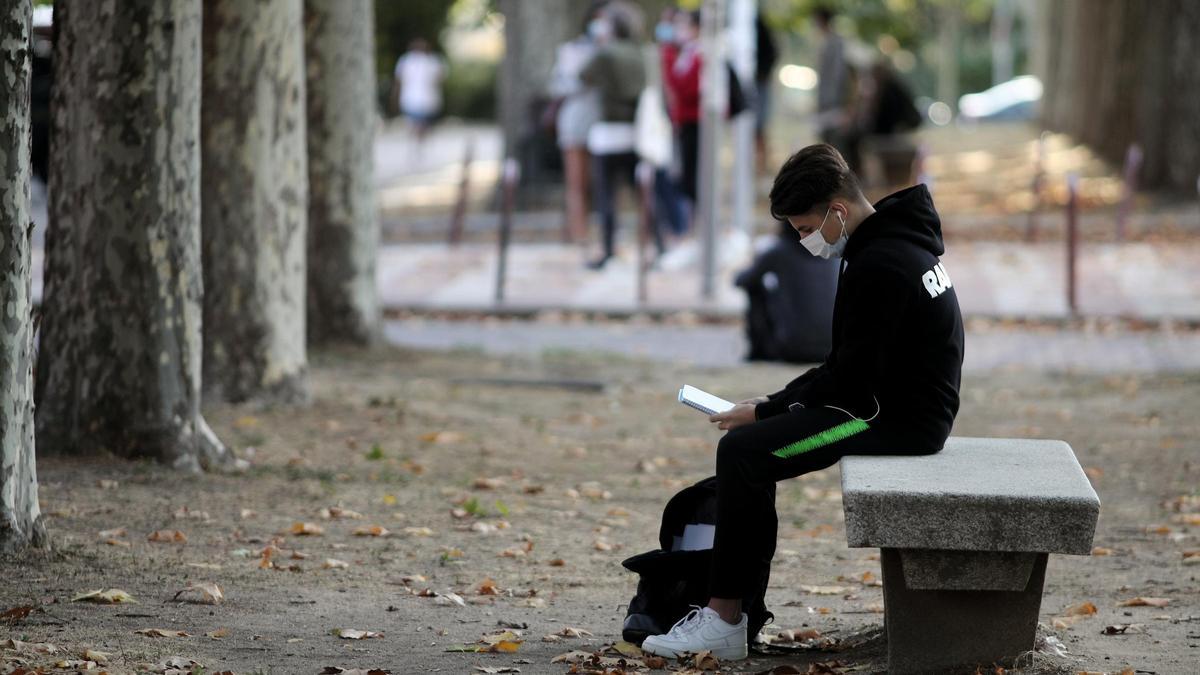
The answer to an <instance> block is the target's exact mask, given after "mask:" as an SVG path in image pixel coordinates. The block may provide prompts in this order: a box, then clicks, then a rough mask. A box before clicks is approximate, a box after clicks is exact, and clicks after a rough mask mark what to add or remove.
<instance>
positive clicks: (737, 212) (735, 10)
mask: <svg viewBox="0 0 1200 675" xmlns="http://www.w3.org/2000/svg"><path fill="white" fill-rule="evenodd" d="M756 4H757V3H756V0H729V39H728V43H729V63H730V64H731V65H732V66H733V69H734V72H736V73H737V76H738V79H739V80H740V81H741V84H742V88H743V93H744V94H745V97H746V98H747V100H752V99H754V98H756V97H757V96H758V92H756V91H754V54H755V50H756V49H757V45H756V44H755V41H756V40H757V39H758V34H757V32H756V31H755V28H754V17H755V15H756V14H757V11H758V10H757V8H756V7H755V5H756ZM730 86H733V83H732V82H731V83H730ZM730 126H731V130H732V135H733V185H732V187H733V213H732V216H733V217H732V218H731V219H730V220H731V222H732V224H733V227H734V228H735V229H737V230H739V231H741V232H747V233H748V232H749V231H750V226H751V224H752V223H751V219H752V218H753V214H754V203H753V201H754V110H753V108H747V109H746V110H745V111H743V112H742V114H740V115H738V116H737V117H734V118H733V119H732V120H730Z"/></svg>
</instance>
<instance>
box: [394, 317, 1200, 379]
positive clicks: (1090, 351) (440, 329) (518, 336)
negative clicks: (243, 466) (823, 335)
mask: <svg viewBox="0 0 1200 675" xmlns="http://www.w3.org/2000/svg"><path fill="white" fill-rule="evenodd" d="M385 333H386V336H387V339H388V341H389V342H391V343H392V344H395V345H399V346H404V347H415V348H421V349H441V350H447V349H478V350H482V351H483V352H485V353H487V354H495V355H504V354H523V355H539V354H543V353H545V352H547V351H562V350H567V351H583V352H603V353H611V354H619V355H624V356H631V357H637V358H646V359H651V360H655V361H664V362H672V363H679V364H686V365H692V366H697V367H731V366H736V365H738V364H740V363H743V361H742V356H743V355H744V354H745V353H746V343H745V339H744V337H743V333H742V329H741V328H740V327H738V326H735V325H697V326H671V325H660V324H636V323H630V322H618V323H608V324H555V323H542V322H528V321H437V320H430V319H404V320H396V321H388V322H387V324H386V327H385ZM966 344H967V349H966V360H965V363H964V364H963V368H964V370H965V371H966V372H968V373H986V372H992V371H997V370H1031V371H1038V372H1072V373H1089V374H1104V373H1169V372H1196V371H1200V333H1197V332H1185V333H1166V332H1161V331H1155V332H1126V331H1119V332H1115V333H1094V332H1085V331H1080V330H1062V331H1046V330H1034V329H1007V328H1006V329H995V330H985V331H979V330H970V329H969V330H968V332H967V342H966Z"/></svg>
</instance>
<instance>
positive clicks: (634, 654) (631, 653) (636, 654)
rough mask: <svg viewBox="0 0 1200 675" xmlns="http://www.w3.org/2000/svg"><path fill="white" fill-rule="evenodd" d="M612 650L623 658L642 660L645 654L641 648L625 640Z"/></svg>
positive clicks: (615, 645)
mask: <svg viewBox="0 0 1200 675" xmlns="http://www.w3.org/2000/svg"><path fill="white" fill-rule="evenodd" d="M612 648H613V649H614V650H615V651H616V652H617V653H618V654H620V655H621V656H628V657H630V658H634V659H636V658H641V656H642V654H643V653H644V652H642V648H641V647H639V646H637V645H635V644H633V643H632V642H626V641H624V640H621V641H619V642H617V643H616V644H614V645H613V646H612Z"/></svg>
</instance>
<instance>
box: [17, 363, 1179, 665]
mask: <svg viewBox="0 0 1200 675" xmlns="http://www.w3.org/2000/svg"><path fill="white" fill-rule="evenodd" d="M793 375H794V369H791V368H786V367H780V366H761V365H755V366H741V367H737V368H729V369H720V370H697V369H683V368H681V367H676V366H664V365H658V364H652V363H648V362H642V361H636V360H627V359H622V358H620V357H612V356H600V355H595V354H578V353H568V352H561V351H554V352H546V353H543V354H542V355H541V356H540V357H539V358H532V359H530V358H495V357H486V356H483V355H481V354H479V353H477V352H471V351H459V352H451V353H422V352H410V351H401V350H394V349H379V350H375V351H372V352H370V353H351V352H344V353H343V352H338V353H319V354H316V355H314V356H313V366H312V378H311V383H312V391H313V402H312V404H311V406H309V407H306V408H303V409H291V408H288V409H261V408H255V407H218V408H212V409H210V410H209V411H208V418H209V420H210V422H211V424H212V426H213V428H214V429H215V430H216V431H217V432H218V434H219V435H220V436H221V437H222V438H223V439H224V440H225V441H226V442H227V443H229V444H231V445H233V446H234V447H236V448H237V449H238V451H239V453H240V454H241V455H242V456H244V457H247V458H248V459H250V460H251V463H252V466H251V468H250V469H249V470H248V471H246V472H245V473H241V474H233V475H223V474H210V475H202V476H191V475H181V474H177V473H173V472H171V471H169V470H166V469H164V468H161V467H158V466H156V465H154V464H151V463H146V462H126V461H122V460H116V459H104V458H101V459H70V458H48V457H43V458H39V465H38V471H39V477H40V480H41V496H42V501H43V510H44V511H45V512H46V513H47V525H48V527H49V530H50V532H51V535H52V538H53V549H52V550H51V551H49V552H33V553H30V554H28V555H26V556H24V557H21V558H19V559H13V558H8V559H3V560H0V575H2V577H3V579H4V581H5V583H4V584H3V585H2V586H0V611H4V610H7V609H12V608H19V607H25V606H34V607H36V608H37V609H36V610H35V611H33V612H32V613H30V614H29V615H28V616H27V617H25V618H24V619H19V620H16V621H13V622H11V623H10V624H8V625H5V624H4V623H2V622H0V673H9V672H11V671H14V670H16V669H17V668H19V667H22V666H38V665H41V666H45V667H47V668H51V667H52V666H53V664H55V663H56V662H59V661H62V660H65V659H79V658H82V657H83V654H84V652H85V650H88V649H91V650H98V651H101V652H106V653H108V654H109V656H108V662H109V666H108V667H107V670H109V671H110V672H128V671H131V670H136V669H153V670H156V672H163V670H165V663H166V660H167V659H168V657H172V656H177V657H182V658H183V659H184V660H185V661H187V660H194V662H196V663H199V664H202V666H203V667H204V670H203V672H214V671H221V670H226V669H227V670H232V671H236V672H237V673H313V674H315V673H320V672H322V670H323V669H324V668H326V667H329V666H332V667H337V668H379V669H388V670H390V671H391V672H393V673H421V672H446V673H470V672H489V671H487V669H488V668H491V669H492V670H491V671H490V672H502V671H500V670H499V669H500V668H503V667H513V668H517V669H519V672H521V673H524V674H526V675H528V674H531V673H556V674H557V673H566V672H568V670H569V669H570V668H571V667H572V666H570V665H569V664H568V663H565V662H554V661H553V659H554V658H555V657H556V656H558V655H560V654H564V653H566V652H570V651H572V650H583V651H589V652H591V651H596V650H599V649H600V648H601V647H603V646H605V645H611V644H613V643H614V642H616V641H617V640H619V638H620V626H621V619H622V617H623V616H624V606H625V603H626V602H627V601H628V600H629V598H630V596H632V594H633V592H634V587H635V584H636V579H635V578H634V577H633V575H631V574H630V573H628V572H626V571H625V570H624V569H623V568H622V567H621V566H620V561H621V560H622V559H623V558H625V557H627V556H629V555H632V554H635V553H640V552H642V551H645V550H648V549H651V548H655V547H656V546H657V543H656V537H657V528H658V522H659V515H660V513H661V509H662V506H663V504H664V503H665V501H666V499H667V498H668V497H669V496H670V495H671V494H673V493H674V492H675V491H676V490H678V489H679V488H681V487H683V486H684V485H686V484H689V483H690V482H692V481H694V480H697V479H699V478H702V477H704V476H705V475H707V474H709V473H710V472H711V470H712V455H713V447H714V444H715V442H716V440H717V438H718V434H719V432H717V431H715V430H713V429H709V428H707V422H705V421H704V419H703V418H702V417H701V416H700V415H699V414H698V413H695V412H693V411H691V410H689V409H686V408H684V407H683V406H680V405H679V404H678V403H676V402H675V401H674V396H675V390H676V388H677V387H678V386H679V385H680V384H681V383H684V382H687V383H690V384H694V385H697V386H701V387H703V388H706V389H709V390H711V391H713V392H716V393H719V394H724V395H727V396H728V397H730V398H736V397H741V396H749V395H754V394H758V393H761V392H764V391H768V390H772V389H774V388H777V386H778V385H780V384H782V383H783V382H785V381H786V380H787V379H789V378H790V377H792V376H793ZM489 378H491V379H490V380H489ZM504 378H510V379H513V380H522V381H525V384H514V383H512V382H501V381H500V380H503V379H504ZM538 378H542V379H558V380H571V381H574V384H575V385H576V386H575V387H574V388H564V387H562V386H557V387H550V386H536V385H535V384H530V383H529V380H532V379H538ZM589 383H596V384H598V385H599V386H601V387H602V389H600V390H593V389H590V388H589V386H590V385H589ZM1198 385H1200V375H1186V376H1162V377H1145V376H1115V377H1113V376H1110V377H1092V376H1073V375H1056V374H1049V373H1041V372H1002V373H995V374H991V375H988V376H986V377H984V376H973V377H969V378H967V380H966V381H965V383H964V397H963V408H962V411H961V413H960V416H959V419H958V423H957V426H956V428H955V434H956V435H969V436H1006V437H1049V438H1061V439H1064V440H1066V441H1068V442H1069V443H1070V444H1071V445H1072V446H1073V447H1074V449H1075V451H1076V453H1077V455H1078V456H1079V459H1080V461H1081V463H1082V464H1083V465H1084V467H1085V468H1087V470H1088V473H1089V475H1090V476H1091V478H1092V480H1093V482H1094V483H1095V485H1096V488H1097V491H1098V492H1099V494H1100V497H1101V500H1102V502H1103V507H1102V512H1101V517H1100V523H1099V527H1098V531H1097V533H1096V539H1095V544H1096V545H1097V546H1098V547H1102V550H1100V551H1098V553H1103V554H1104V555H1094V556H1092V557H1067V556H1052V557H1051V561H1050V567H1049V570H1048V573H1047V581H1046V593H1045V597H1044V599H1043V602H1042V623H1043V624H1044V625H1045V627H1044V629H1043V630H1042V631H1040V633H1041V634H1042V635H1043V638H1045V637H1047V636H1048V637H1049V638H1051V639H1050V642H1049V644H1046V645H1044V646H1043V649H1042V650H1041V651H1040V652H1039V653H1038V655H1037V656H1036V657H1034V658H1033V661H1034V662H1035V665H1034V666H1032V667H1030V668H1028V669H1026V670H1025V672H1061V671H1067V672H1072V671H1097V672H1111V673H1116V672H1121V671H1123V670H1124V669H1126V668H1130V669H1133V670H1130V671H1129V672H1134V671H1136V672H1138V673H1160V674H1167V673H1179V674H1183V673H1195V672H1197V670H1198V667H1197V664H1200V583H1197V577H1200V565H1198V564H1192V563H1195V562H1196V561H1197V559H1200V553H1197V554H1194V557H1191V558H1188V557H1186V555H1185V554H1186V553H1187V552H1194V551H1197V550H1198V549H1200V541H1198V535H1200V515H1198V514H1200V454H1198V453H1197V445H1196V444H1197V439H1198V438H1200V418H1198V417H1197V415H1196V411H1197V410H1200V387H1198ZM778 506H779V510H780V524H781V529H780V540H779V547H778V548H779V552H778V554H777V557H776V561H775V567H774V570H773V574H772V584H771V589H770V592H769V594H768V596H767V604H768V606H769V607H770V609H771V610H772V611H774V613H775V623H774V625H773V626H768V631H767V632H769V633H778V632H779V631H780V630H782V629H793V630H796V629H806V628H807V629H815V630H816V631H818V632H819V633H820V635H821V636H823V637H828V638H831V640H828V641H825V642H826V643H829V642H833V643H835V644H834V645H833V646H832V647H826V648H825V649H824V650H814V651H808V652H804V653H800V654H792V655H786V656H771V657H756V658H752V659H751V660H750V661H746V662H741V663H730V664H722V667H723V669H724V670H726V671H728V672H763V671H767V670H769V669H772V668H776V667H779V666H783V665H785V664H793V665H796V666H798V669H797V671H796V672H805V671H806V670H807V669H808V668H809V667H810V666H809V664H815V663H818V662H819V663H824V664H827V665H828V666H829V668H828V669H827V670H820V669H818V668H816V667H815V666H814V667H813V670H812V672H844V671H858V672H878V671H880V670H882V669H883V667H884V664H883V661H882V660H881V655H882V653H883V651H882V650H883V644H882V638H881V637H880V630H879V629H880V628H881V626H882V620H883V615H882V613H881V607H882V595H881V589H880V588H878V587H877V586H875V585H874V583H875V582H874V580H875V579H877V578H878V576H879V563H878V557H877V551H875V550H868V549H853V550H852V549H848V548H847V547H846V543H845V536H844V534H845V533H844V528H843V524H842V510H841V503H840V492H839V477H838V474H837V471H836V469H831V470H829V471H826V472H823V473H821V474H817V475H813V476H809V477H805V478H803V479H798V480H794V481H789V482H787V483H784V484H783V485H781V487H780V490H779V498H778ZM338 508H340V509H343V510H350V511H353V512H357V514H361V516H362V517H361V518H354V517H352V516H354V515H355V514H354V513H346V512H345V511H338V510H337V509H338ZM323 510H325V511H324V512H323ZM330 510H332V511H333V512H332V513H331V512H330ZM338 515H341V516H342V517H340V518H339V517H336V516H338ZM330 516H334V517H330ZM348 516H349V517H348ZM314 526H315V527H314ZM316 528H320V529H321V530H322V533H321V534H306V535H302V534H297V532H299V531H303V530H315V529H316ZM110 530H118V531H117V532H111V531H110ZM120 530H123V532H121V531H120ZM161 530H167V531H169V532H168V533H166V534H160V535H159V537H158V538H166V539H168V540H171V539H174V538H175V535H174V532H173V531H175V530H178V531H180V532H182V533H183V536H185V537H186V542H176V541H165V542H164V541H150V540H148V538H149V537H150V535H151V533H153V532H156V531H161ZM355 530H359V531H360V532H365V533H367V534H364V535H356V534H355ZM383 530H386V534H385V535H384V536H372V533H374V534H379V533H381V532H382V531H383ZM264 551H265V552H266V557H264ZM331 559H332V560H334V561H340V562H330V560H331ZM1189 561H1190V562H1189ZM341 563H345V566H344V567H341V566H340V565H341ZM330 566H332V567H330ZM191 583H196V584H204V583H214V584H216V585H218V586H219V588H220V589H221V590H222V591H223V595H224V601H223V602H221V603H220V604H203V603H196V602H185V601H183V600H184V599H186V598H188V597H190V596H191V595H196V596H202V594H201V593H194V594H186V593H185V594H184V595H183V596H181V597H180V598H179V599H178V600H177V599H175V595H176V592H177V591H179V590H181V589H183V588H185V587H187V586H188V585H189V584H191ZM114 588H115V589H121V590H124V591H126V592H127V593H129V594H130V595H132V596H133V598H134V599H135V600H136V604H133V603H130V604H125V603H122V604H98V603H91V602H86V601H79V602H72V598H75V597H76V596H78V595H80V594H82V593H85V592H88V591H93V590H99V589H114ZM427 589H428V591H427ZM1135 597H1150V598H1165V599H1167V600H1168V601H1169V603H1168V604H1167V605H1166V606H1165V607H1154V606H1133V607H1120V606H1118V603H1120V602H1122V601H1126V600H1129V599H1132V598H1135ZM456 598H457V599H458V600H456ZM201 599H202V597H201ZM459 600H461V604H459ZM1084 602H1090V603H1093V604H1094V606H1095V608H1097V611H1096V613H1095V614H1092V615H1083V616H1081V617H1075V618H1074V619H1067V621H1066V622H1063V621H1062V620H1060V621H1059V622H1058V625H1059V626H1065V623H1067V622H1070V621H1071V620H1074V623H1073V624H1072V625H1070V626H1067V627H1057V628H1056V627H1055V617H1059V616H1063V615H1064V613H1065V612H1066V611H1067V608H1069V607H1071V606H1075V605H1079V604H1080V603H1084ZM1130 624H1132V626H1130V627H1127V628H1124V629H1122V628H1120V627H1119V626H1128V625H1130ZM512 626H519V627H520V628H518V629H517V631H518V632H519V633H520V636H519V637H518V636H512V635H510V636H507V637H508V638H509V639H508V640H507V641H506V642H498V647H497V648H498V649H504V648H513V647H515V651H512V652H504V651H500V652H498V653H474V652H457V651H447V649H448V648H451V647H452V646H454V645H463V644H470V643H478V641H479V640H480V638H481V636H483V635H484V634H495V633H497V632H498V631H503V630H505V629H506V628H507V627H512ZM1107 626H1118V627H1117V628H1113V629H1112V631H1114V632H1115V631H1121V630H1123V631H1124V632H1121V633H1120V634H1116V635H1103V634H1102V633H1103V632H1104V631H1105V628H1106V627H1107ZM149 628H157V629H165V630H169V631H183V632H186V633H187V635H186V636H176V637H150V636H147V635H144V634H139V633H137V632H136V631H139V630H142V629H149ZM567 628H574V629H579V631H584V632H583V633H582V634H581V635H580V636H578V637H563V636H557V639H555V638H545V637H544V636H548V635H552V634H556V633H560V632H564V629H567ZM339 629H345V630H361V631H377V632H380V633H382V636H380V637H373V638H366V639H361V640H354V639H345V638H344V637H338V636H336V635H335V634H334V631H337V630H339ZM565 632H568V633H570V632H571V631H565ZM1055 638H1056V639H1055ZM10 639H12V640H19V641H22V642H23V643H50V644H52V645H53V646H54V647H55V648H56V649H57V650H58V651H57V652H56V653H54V654H42V653H38V652H37V649H38V647H36V646H31V645H29V644H20V643H17V642H9V640H10ZM516 640H520V641H521V642H520V644H516V642H515V641H516ZM1058 640H1060V641H1061V643H1062V645H1064V646H1065V649H1066V650H1068V652H1069V653H1068V655H1067V656H1055V655H1053V654H1052V652H1053V651H1054V644H1055V643H1056V641H1058ZM1043 641H1044V640H1043ZM493 642H497V640H496V639H493ZM839 645H840V646H841V647H842V648H843V649H842V650H840V651H839ZM847 646H848V648H846V647H847ZM41 649H43V650H45V649H47V648H46V647H42V648H41ZM143 664H145V665H143ZM154 664H157V665H154ZM838 664H840V665H838ZM671 667H673V668H675V667H677V666H674V665H672V666H671ZM580 670H581V671H582V670H586V668H583V667H581V668H580ZM196 672H200V670H197V671H196ZM334 672H336V671H334ZM514 672H515V671H514ZM988 672H991V670H990V669H988Z"/></svg>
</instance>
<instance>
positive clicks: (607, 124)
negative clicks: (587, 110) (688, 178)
mask: <svg viewBox="0 0 1200 675" xmlns="http://www.w3.org/2000/svg"><path fill="white" fill-rule="evenodd" d="M588 32H589V34H590V35H591V36H592V39H593V40H595V42H596V53H595V55H594V56H593V57H592V59H591V60H590V61H589V62H588V63H587V65H585V66H584V68H583V70H582V71H581V72H580V74H579V76H580V79H581V80H582V81H583V82H584V84H586V85H588V86H591V87H593V88H595V90H596V92H597V93H598V94H599V97H600V119H599V120H598V121H597V122H595V123H594V124H592V126H591V128H590V129H589V130H588V139H587V147H588V151H589V152H590V153H591V154H592V157H593V158H594V159H593V160H592V166H593V175H592V184H593V186H594V188H595V193H594V199H595V209H596V212H597V213H599V214H600V220H601V226H602V228H603V229H602V233H601V235H602V236H601V241H602V247H603V249H602V252H601V254H600V257H598V258H596V259H595V260H592V261H591V262H589V263H588V267H589V268H591V269H594V270H599V269H603V268H604V266H605V265H606V264H608V261H609V260H611V259H612V257H613V256H614V255H615V253H616V236H617V187H618V185H619V184H620V183H625V184H626V185H628V186H629V187H630V188H631V190H636V182H635V177H634V171H635V169H636V167H637V160H638V156H637V152H636V142H637V132H636V129H635V127H634V123H633V122H634V117H635V115H636V113H637V105H638V97H639V96H640V95H641V93H642V90H643V89H644V88H645V86H646V69H645V65H644V63H643V62H642V52H641V49H640V47H639V46H638V44H637V38H638V35H639V34H640V32H641V16H640V14H639V10H638V9H637V7H635V6H633V5H630V4H629V3H627V2H622V1H621V0H613V2H610V3H608V4H606V5H605V6H604V8H603V9H601V11H600V15H599V16H597V17H596V18H595V19H592V21H591V23H590V24H589V27H588ZM653 234H654V239H655V245H656V246H657V248H658V252H659V253H660V254H661V253H662V252H663V241H662V236H661V233H660V232H659V231H658V228H653Z"/></svg>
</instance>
